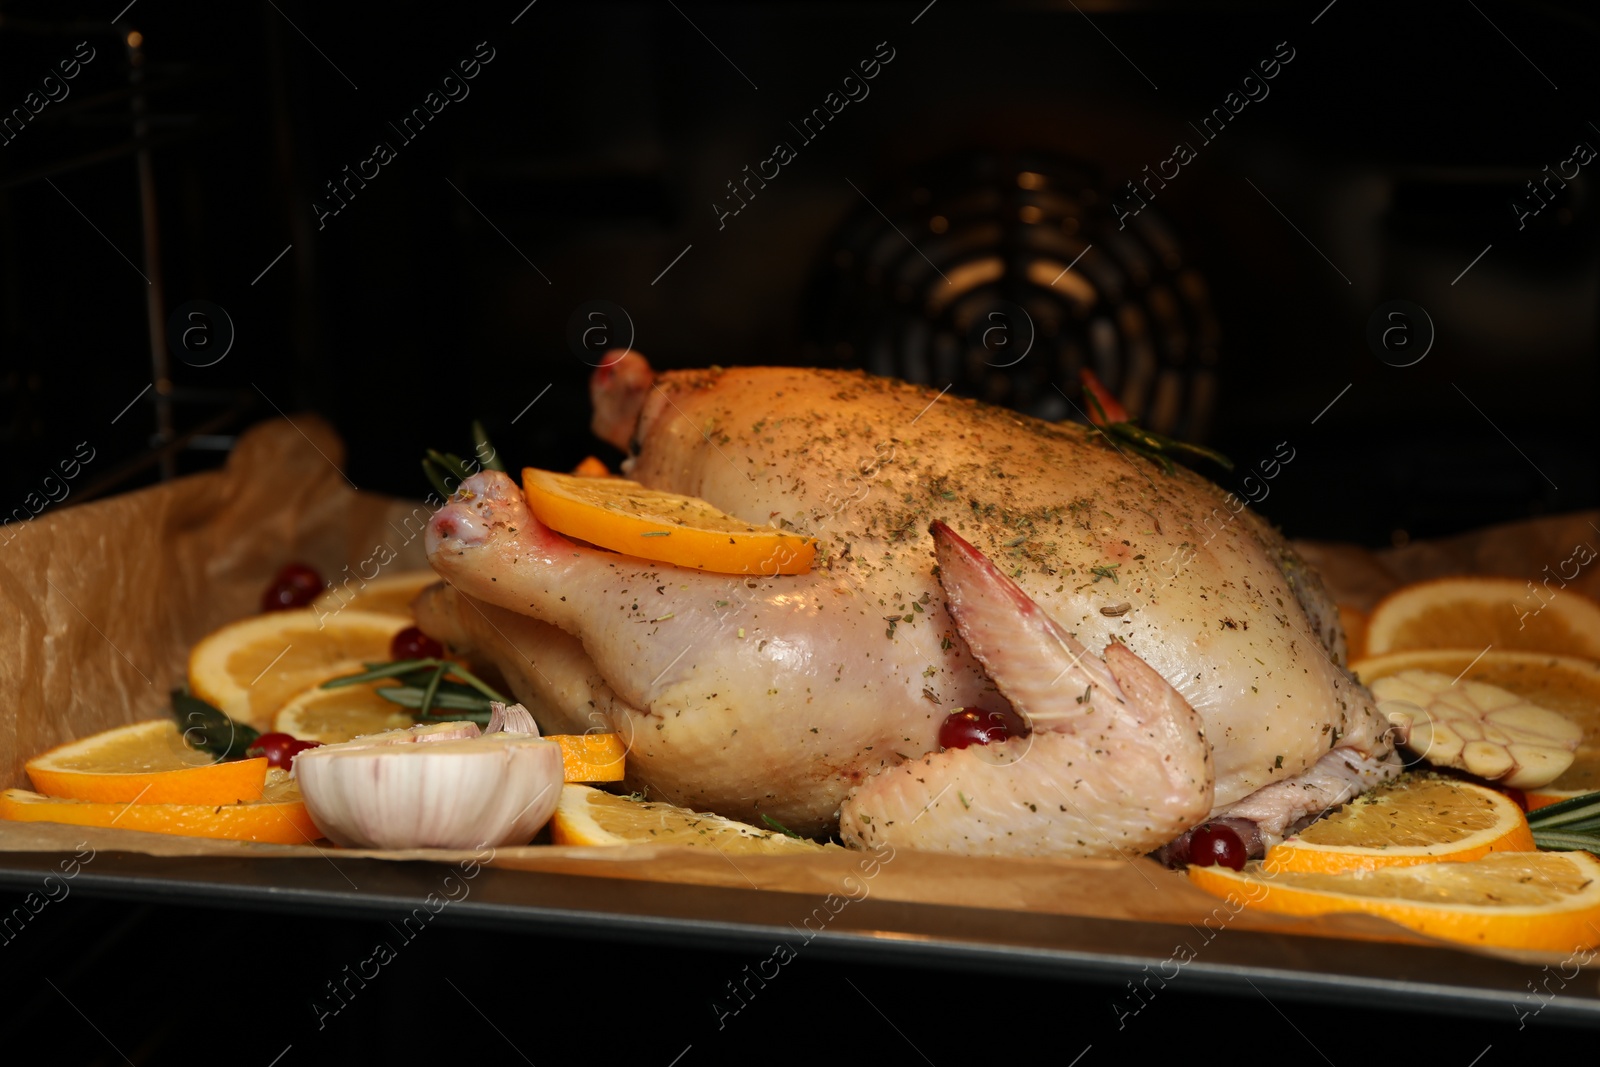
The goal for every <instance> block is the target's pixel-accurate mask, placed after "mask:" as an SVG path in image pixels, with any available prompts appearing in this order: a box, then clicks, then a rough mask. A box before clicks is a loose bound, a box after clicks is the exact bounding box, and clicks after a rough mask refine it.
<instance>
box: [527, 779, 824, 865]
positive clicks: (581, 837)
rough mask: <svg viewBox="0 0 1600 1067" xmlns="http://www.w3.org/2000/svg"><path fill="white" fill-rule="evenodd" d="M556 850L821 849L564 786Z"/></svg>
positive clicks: (673, 808) (655, 804)
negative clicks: (561, 847) (670, 847)
mask: <svg viewBox="0 0 1600 1067" xmlns="http://www.w3.org/2000/svg"><path fill="white" fill-rule="evenodd" d="M550 839H551V840H552V841H554V842H555V843H556V844H558V845H595V846H604V845H686V846H690V847H698V848H713V849H716V850H717V851H718V852H728V853H734V854H739V855H746V854H755V853H765V854H773V853H776V854H783V853H794V852H817V851H819V850H821V849H824V848H837V847H838V846H836V845H819V844H817V843H816V842H815V841H804V840H800V839H798V838H794V837H790V836H788V835H786V834H782V833H778V832H777V831H775V830H762V829H759V828H757V827H754V826H751V825H749V824H748V823H742V822H737V821H735V820H733V819H727V818H724V817H722V816H721V815H711V814H708V813H705V812H699V811H690V810H689V809H688V808H680V807H678V806H677V805H675V804H663V803H661V802H659V801H645V800H636V799H633V798H631V797H619V796H615V795H613V794H611V793H607V792H605V791H603V790H600V789H595V788H594V787H592V786H587V785H564V786H562V787H561V801H560V803H559V804H557V805H556V812H555V814H554V815H553V816H551V818H550Z"/></svg>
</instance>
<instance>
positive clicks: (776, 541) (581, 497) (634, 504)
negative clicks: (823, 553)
mask: <svg viewBox="0 0 1600 1067" xmlns="http://www.w3.org/2000/svg"><path fill="white" fill-rule="evenodd" d="M522 491H523V493H524V494H525V495H526V496H527V498H528V507H529V508H530V509H531V510H532V511H533V515H534V517H535V518H536V519H538V520H539V521H540V522H542V523H544V524H545V525H546V526H548V527H550V528H551V529H553V530H556V531H558V532H560V533H563V534H566V535H567V536H568V537H576V538H579V539H580V540H584V541H588V542H589V543H590V544H594V545H599V546H600V547H601V548H609V549H611V550H613V551H615V552H622V553H625V554H626V555H629V556H638V557H640V558H643V559H650V560H657V561H659V562H662V563H674V564H677V565H678V566H680V567H693V568H695V569H696V570H702V571H716V572H718V573H722V574H804V573H806V572H807V571H809V570H810V569H811V562H812V560H813V559H814V558H815V557H816V554H817V544H816V541H815V539H813V538H810V537H805V536H802V535H800V534H794V533H786V532H784V531H782V530H775V529H773V528H772V527H770V526H752V525H751V524H750V523H747V522H745V521H743V520H742V519H736V518H734V517H733V516H731V515H726V514H724V513H722V512H721V511H718V510H717V509H716V508H714V507H712V506H711V505H710V504H708V503H707V502H706V501H704V500H701V499H699V498H698V497H692V496H680V495H678V494H677V493H664V492H661V491H659V490H656V489H647V488H645V487H644V486H642V485H640V484H639V483H638V482H630V481H628V480H626V479H623V478H579V477H574V476H572V475H570V474H557V473H556V472H554V471H544V470H537V469H535V468H533V467H527V468H524V470H523V472H522Z"/></svg>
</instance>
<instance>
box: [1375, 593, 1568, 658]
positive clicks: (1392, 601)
mask: <svg viewBox="0 0 1600 1067" xmlns="http://www.w3.org/2000/svg"><path fill="white" fill-rule="evenodd" d="M1491 646H1492V647H1493V648H1494V649H1495V650H1497V651H1501V652H1511V651H1525V652H1554V653H1556V654H1558V655H1566V656H1587V657H1589V658H1590V659H1600V604H1596V603H1595V602H1594V601H1593V600H1590V599H1589V598H1588V597H1586V596H1584V595H1583V594H1582V593H1579V592H1576V591H1574V590H1571V589H1559V590H1553V589H1549V588H1546V587H1544V586H1541V585H1536V584H1534V583H1532V582H1528V581H1525V580H1522V579H1517V578H1478V577H1462V578H1439V579H1436V580H1434V581H1430V582H1418V583H1416V584H1415V585H1408V586H1405V587H1404V588H1401V589H1398V590H1396V591H1395V592H1393V593H1391V594H1389V596H1387V597H1385V598H1384V600H1383V601H1382V602H1381V603H1379V604H1378V606H1377V607H1376V608H1374V609H1372V617H1371V619H1369V620H1368V623H1367V645H1366V655H1368V656H1377V655H1381V654H1383V653H1385V652H1406V651H1410V650H1411V649H1419V648H1464V649H1471V650H1472V653H1473V654H1474V655H1476V654H1477V653H1478V652H1480V651H1482V650H1483V649H1485V648H1489V647H1491Z"/></svg>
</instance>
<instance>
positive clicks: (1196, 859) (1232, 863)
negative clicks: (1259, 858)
mask: <svg viewBox="0 0 1600 1067" xmlns="http://www.w3.org/2000/svg"><path fill="white" fill-rule="evenodd" d="M1246 856H1247V850H1246V849H1245V847H1244V842H1243V841H1242V840H1240V838H1239V835H1238V833H1236V832H1235V831H1234V830H1233V828H1232V827H1229V826H1220V825H1218V824H1217V823H1212V822H1208V823H1206V824H1205V825H1204V826H1202V827H1200V828H1199V829H1198V830H1196V831H1195V832H1194V833H1193V834H1191V835H1190V836H1189V862H1190V863H1191V864H1193V865H1194V866H1196V867H1210V866H1212V865H1213V864H1217V865H1221V866H1223V867H1232V868H1233V869H1234V870H1236V871H1242V870H1244V861H1245V859H1246Z"/></svg>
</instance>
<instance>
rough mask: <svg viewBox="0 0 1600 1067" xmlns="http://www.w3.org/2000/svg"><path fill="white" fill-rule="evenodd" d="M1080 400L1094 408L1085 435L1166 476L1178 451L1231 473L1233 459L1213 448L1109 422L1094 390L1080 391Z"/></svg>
mask: <svg viewBox="0 0 1600 1067" xmlns="http://www.w3.org/2000/svg"><path fill="white" fill-rule="evenodd" d="M1083 399H1084V401H1085V402H1086V403H1087V404H1088V405H1089V406H1090V407H1091V408H1093V409H1094V415H1095V416H1096V417H1093V418H1090V420H1089V433H1090V434H1091V435H1094V434H1098V435H1099V436H1101V437H1104V438H1105V439H1106V440H1107V441H1108V442H1110V443H1111V444H1112V445H1114V446H1117V445H1120V446H1121V447H1123V448H1126V449H1127V450H1128V451H1130V452H1137V453H1138V454H1139V455H1141V456H1143V457H1144V458H1145V459H1148V460H1150V461H1151V462H1153V463H1155V464H1156V465H1157V466H1159V467H1160V468H1161V469H1162V470H1163V471H1165V472H1166V473H1168V474H1176V473H1177V471H1178V468H1177V467H1176V466H1175V465H1174V464H1173V462H1172V456H1171V455H1170V453H1173V452H1182V453H1187V454H1188V455H1190V456H1193V457H1196V458H1198V459H1208V460H1210V461H1211V462H1212V463H1215V464H1216V465H1217V466H1219V467H1221V468H1222V469H1223V470H1227V471H1231V470H1233V460H1231V459H1229V458H1228V457H1227V456H1224V455H1223V454H1222V453H1221V452H1218V451H1217V450H1216V449H1212V448H1206V447H1205V446H1204V445H1194V444H1190V443H1189V442H1188V441H1180V440H1178V439H1177V438H1176V437H1168V436H1167V435H1166V434H1164V433H1156V432H1155V431H1154V430H1147V429H1145V428H1144V427H1142V426H1140V425H1139V424H1138V423H1137V422H1135V421H1134V420H1132V419H1126V420H1122V421H1118V422H1113V421H1112V420H1111V417H1110V416H1109V415H1107V414H1106V409H1105V407H1104V406H1103V405H1102V404H1101V403H1100V398H1099V397H1097V396H1095V395H1094V390H1092V389H1085V390H1084V391H1083Z"/></svg>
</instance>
